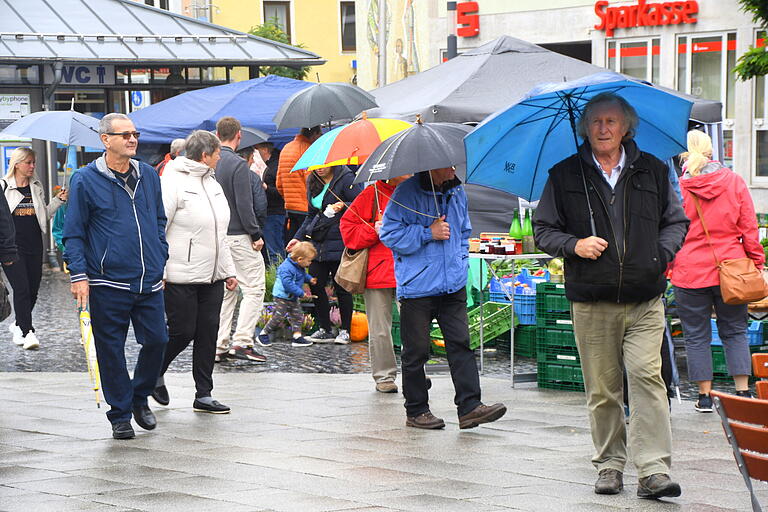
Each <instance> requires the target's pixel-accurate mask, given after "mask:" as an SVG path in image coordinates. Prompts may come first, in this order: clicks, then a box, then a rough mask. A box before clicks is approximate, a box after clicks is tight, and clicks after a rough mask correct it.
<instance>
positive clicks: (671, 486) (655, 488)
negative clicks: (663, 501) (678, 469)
mask: <svg viewBox="0 0 768 512" xmlns="http://www.w3.org/2000/svg"><path fill="white" fill-rule="evenodd" d="M680 494H681V491H680V484H678V483H676V482H673V481H672V480H670V478H669V475H665V474H664V473H655V474H653V475H651V476H647V477H645V478H641V479H640V481H639V482H638V484H637V496H638V497H640V498H651V499H655V498H677V497H678V496H680Z"/></svg>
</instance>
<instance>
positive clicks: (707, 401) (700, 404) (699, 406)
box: [693, 393, 712, 412]
mask: <svg viewBox="0 0 768 512" xmlns="http://www.w3.org/2000/svg"><path fill="white" fill-rule="evenodd" d="M693 408H694V409H696V410H697V411H699V412H712V397H711V396H709V394H708V393H707V394H702V393H699V399H698V400H696V403H695V404H693Z"/></svg>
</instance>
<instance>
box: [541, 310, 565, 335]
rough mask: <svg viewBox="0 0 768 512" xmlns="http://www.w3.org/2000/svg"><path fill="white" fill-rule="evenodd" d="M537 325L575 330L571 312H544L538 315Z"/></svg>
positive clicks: (546, 327) (544, 327)
mask: <svg viewBox="0 0 768 512" xmlns="http://www.w3.org/2000/svg"><path fill="white" fill-rule="evenodd" d="M536 325H537V326H538V327H539V328H540V329H561V330H566V331H573V320H571V313H570V312H568V313H542V314H541V315H536Z"/></svg>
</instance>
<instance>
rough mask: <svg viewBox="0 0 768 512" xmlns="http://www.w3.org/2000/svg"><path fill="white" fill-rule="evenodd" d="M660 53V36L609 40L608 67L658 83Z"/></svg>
mask: <svg viewBox="0 0 768 512" xmlns="http://www.w3.org/2000/svg"><path fill="white" fill-rule="evenodd" d="M660 54H661V46H660V40H659V38H652V39H631V40H614V41H608V68H609V69H612V70H614V71H616V72H618V73H623V74H625V75H629V76H632V77H635V78H639V79H641V80H648V81H649V82H654V83H658V80H659V56H660Z"/></svg>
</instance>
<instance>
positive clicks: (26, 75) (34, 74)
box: [0, 65, 40, 85]
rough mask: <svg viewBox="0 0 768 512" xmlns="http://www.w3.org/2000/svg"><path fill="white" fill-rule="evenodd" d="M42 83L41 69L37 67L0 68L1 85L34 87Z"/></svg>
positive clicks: (16, 66) (15, 66) (12, 66)
mask: <svg viewBox="0 0 768 512" xmlns="http://www.w3.org/2000/svg"><path fill="white" fill-rule="evenodd" d="M39 83H40V68H39V67H38V66H35V65H10V66H0V84H22V85H32V84H39Z"/></svg>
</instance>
